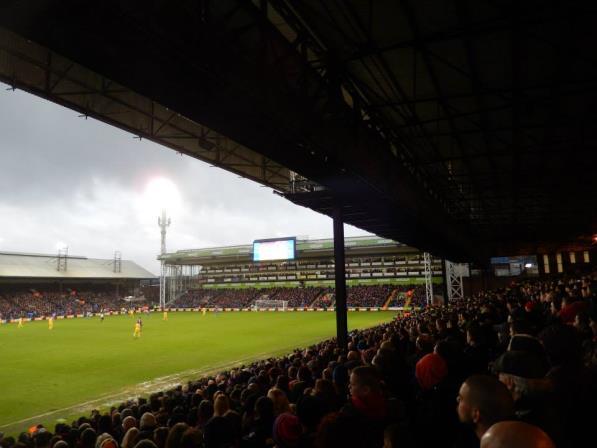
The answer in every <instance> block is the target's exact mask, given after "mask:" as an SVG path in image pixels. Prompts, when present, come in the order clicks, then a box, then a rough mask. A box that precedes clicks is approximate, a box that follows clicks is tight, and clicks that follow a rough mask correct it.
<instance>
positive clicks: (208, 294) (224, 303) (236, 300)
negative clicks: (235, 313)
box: [170, 288, 262, 308]
mask: <svg viewBox="0 0 597 448" xmlns="http://www.w3.org/2000/svg"><path fill="white" fill-rule="evenodd" d="M261 291H262V290H259V289H256V288H242V289H233V288H223V289H215V288H214V289H211V288H209V289H194V290H190V291H187V292H185V293H183V294H181V296H180V297H179V298H177V299H176V300H175V301H174V302H172V303H171V304H170V306H171V307H174V308H175V307H179V308H248V307H249V306H250V304H251V303H252V302H253V301H255V299H257V298H259V297H260V295H261V294H262V292H261Z"/></svg>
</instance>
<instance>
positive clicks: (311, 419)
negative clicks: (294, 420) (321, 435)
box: [296, 395, 326, 432]
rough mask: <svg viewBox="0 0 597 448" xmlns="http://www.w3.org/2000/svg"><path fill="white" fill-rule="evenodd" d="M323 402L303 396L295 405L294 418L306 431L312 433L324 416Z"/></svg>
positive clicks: (314, 397) (313, 397)
mask: <svg viewBox="0 0 597 448" xmlns="http://www.w3.org/2000/svg"><path fill="white" fill-rule="evenodd" d="M325 409H326V405H325V403H324V402H323V400H322V399H321V398H319V397H317V396H313V395H303V396H302V397H301V398H299V400H298V402H297V404H296V416H297V417H298V419H299V421H300V422H301V424H302V425H303V426H304V427H305V428H306V429H307V431H312V432H314V431H315V430H316V429H317V426H318V425H319V422H320V421H321V419H322V417H323V416H324V414H325Z"/></svg>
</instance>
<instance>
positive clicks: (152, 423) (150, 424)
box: [139, 412, 157, 431]
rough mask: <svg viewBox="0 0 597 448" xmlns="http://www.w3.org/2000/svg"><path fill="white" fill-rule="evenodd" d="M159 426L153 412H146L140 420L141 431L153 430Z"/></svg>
mask: <svg viewBox="0 0 597 448" xmlns="http://www.w3.org/2000/svg"><path fill="white" fill-rule="evenodd" d="M156 426H157V422H156V420H155V416H154V415H153V414H152V413H151V412H145V413H144V414H143V415H142V416H141V419H140V420H139V428H140V429H141V431H144V430H150V429H151V430H153V429H154V428H155V427H156Z"/></svg>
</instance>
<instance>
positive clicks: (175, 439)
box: [122, 423, 189, 448]
mask: <svg viewBox="0 0 597 448" xmlns="http://www.w3.org/2000/svg"><path fill="white" fill-rule="evenodd" d="M188 428H189V425H187V424H186V423H177V424H175V425H174V426H173V427H172V428H170V432H169V433H168V437H167V438H166V448H180V440H181V439H182V435H183V434H184V433H185V431H186V430H187V429H188ZM122 448H125V447H124V446H123V447H122Z"/></svg>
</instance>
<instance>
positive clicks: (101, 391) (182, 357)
mask: <svg viewBox="0 0 597 448" xmlns="http://www.w3.org/2000/svg"><path fill="white" fill-rule="evenodd" d="M393 316H394V313H392V312H385V311H380V312H350V313H349V315H348V325H349V329H356V328H364V327H370V326H374V325H377V324H379V323H381V322H385V321H389V320H391V319H392V317H393ZM141 317H142V319H143V333H142V336H141V337H140V338H139V339H135V338H133V327H134V322H135V319H136V318H132V317H130V316H108V317H106V319H105V320H104V321H103V322H100V320H99V318H98V317H92V318H79V319H68V320H57V321H56V322H55V324H54V329H53V330H48V323H47V322H45V321H39V322H27V323H25V325H24V327H23V328H17V325H16V324H9V325H0V431H1V432H4V433H6V434H15V433H18V432H20V431H21V430H24V429H25V428H27V427H29V426H31V425H33V424H36V423H40V422H43V423H44V424H49V425H50V426H51V428H53V425H54V422H55V421H56V419H57V418H61V417H63V418H73V417H79V416H80V415H87V414H88V413H89V411H90V410H91V409H94V408H99V409H102V408H105V407H107V406H109V405H111V404H118V403H120V402H122V401H123V400H126V399H128V398H132V397H136V396H138V395H144V394H149V393H151V392H156V391H159V390H163V389H166V388H168V387H172V386H174V385H176V384H180V382H182V381H185V380H187V379H195V378H199V377H201V376H202V375H205V374H208V373H212V372H216V371H218V370H223V369H225V368H230V367H233V366H235V365H240V364H242V363H247V362H249V361H251V360H255V359H261V358H266V357H268V356H270V355H281V354H285V353H288V352H290V351H291V350H292V349H294V348H297V347H306V346H308V345H310V344H312V343H315V342H317V341H320V340H323V339H326V338H329V337H332V336H334V335H335V331H336V324H335V314H334V313H332V312H287V313H282V312H258V313H255V312H226V313H219V314H217V315H216V314H214V313H208V314H207V315H206V316H202V315H201V313H198V312H171V313H169V316H168V320H167V321H163V319H162V314H161V313H152V314H151V315H149V316H146V315H142V316H141Z"/></svg>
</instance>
